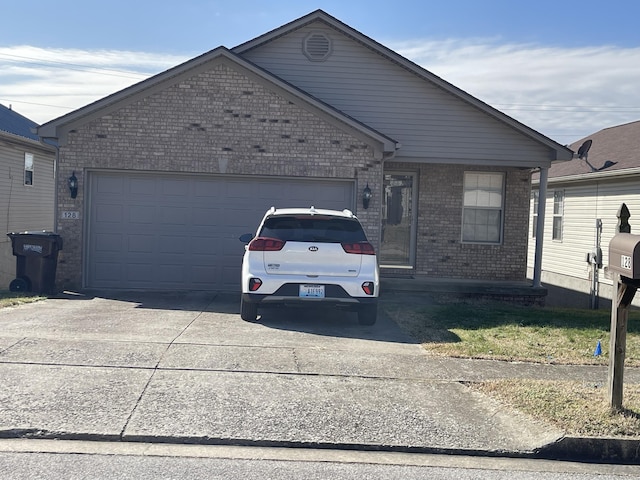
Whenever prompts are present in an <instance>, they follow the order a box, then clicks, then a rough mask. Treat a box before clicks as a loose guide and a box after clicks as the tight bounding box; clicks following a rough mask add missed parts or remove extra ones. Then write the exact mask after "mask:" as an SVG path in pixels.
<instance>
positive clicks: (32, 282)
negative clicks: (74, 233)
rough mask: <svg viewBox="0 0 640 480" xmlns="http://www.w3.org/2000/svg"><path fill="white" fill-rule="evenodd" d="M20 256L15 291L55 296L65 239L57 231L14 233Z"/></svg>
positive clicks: (15, 249)
mask: <svg viewBox="0 0 640 480" xmlns="http://www.w3.org/2000/svg"><path fill="white" fill-rule="evenodd" d="M7 236H8V237H9V238H10V239H11V246H12V248H13V255H14V256H15V257H16V278H15V279H13V280H12V281H11V283H10V284H9V290H11V291H12V292H34V293H46V294H48V293H55V287H56V269H57V266H58V252H59V251H60V250H62V237H61V236H60V235H58V234H56V233H53V232H46V231H42V232H20V233H16V232H10V233H7Z"/></svg>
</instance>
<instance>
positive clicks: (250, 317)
mask: <svg viewBox="0 0 640 480" xmlns="http://www.w3.org/2000/svg"><path fill="white" fill-rule="evenodd" d="M240 318H242V320H244V321H245V322H255V321H256V319H257V318H258V305H257V304H255V303H248V302H245V301H244V298H241V299H240Z"/></svg>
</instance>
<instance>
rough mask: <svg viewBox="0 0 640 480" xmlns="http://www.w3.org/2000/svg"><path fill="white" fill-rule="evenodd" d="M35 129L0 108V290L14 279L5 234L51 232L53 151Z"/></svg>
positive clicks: (10, 253)
mask: <svg viewBox="0 0 640 480" xmlns="http://www.w3.org/2000/svg"><path fill="white" fill-rule="evenodd" d="M37 126H38V124H37V123H36V122H34V121H32V120H30V119H28V118H26V117H25V116H23V115H20V114H19V113H18V112H16V111H15V110H13V109H12V108H9V107H5V106H4V105H0V225H2V228H3V230H4V231H3V232H0V290H6V289H8V288H9V284H10V282H11V281H12V280H13V279H14V278H15V277H16V257H14V256H13V248H12V246H11V240H10V239H9V237H7V236H6V233H8V232H24V231H37V230H49V231H50V230H53V223H54V222H53V218H54V191H55V188H54V185H55V182H54V164H55V158H56V149H55V147H54V146H53V145H50V144H46V143H44V142H41V141H40V138H38V136H37V135H35V134H34V133H33V132H32V131H31V130H32V129H34V128H36V127H37Z"/></svg>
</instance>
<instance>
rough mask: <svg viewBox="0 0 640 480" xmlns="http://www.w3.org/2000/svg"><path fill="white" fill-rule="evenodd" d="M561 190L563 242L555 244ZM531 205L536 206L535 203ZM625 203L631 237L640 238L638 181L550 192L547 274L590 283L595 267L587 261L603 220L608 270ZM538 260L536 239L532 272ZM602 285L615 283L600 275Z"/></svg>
mask: <svg viewBox="0 0 640 480" xmlns="http://www.w3.org/2000/svg"><path fill="white" fill-rule="evenodd" d="M558 190H562V191H563V192H564V209H563V228H562V235H563V240H562V242H556V241H552V233H553V218H554V215H553V214H552V213H553V202H554V192H555V191H558ZM531 203H532V204H533V201H532V202H531ZM622 203H625V204H626V205H627V207H628V208H629V211H630V213H631V218H630V220H629V223H630V224H631V233H634V234H640V220H639V219H640V191H639V190H638V179H637V178H635V179H634V178H633V177H629V178H627V179H625V180H618V181H599V182H595V181H594V182H593V183H590V184H584V183H576V184H566V185H564V186H563V188H562V189H559V188H554V189H549V190H548V191H547V198H546V211H547V215H546V217H545V226H544V247H543V254H542V270H543V272H545V271H546V272H551V273H554V274H558V275H564V276H568V277H572V278H578V279H584V280H585V281H587V280H588V279H589V278H590V277H589V275H590V271H591V266H590V265H589V264H588V263H587V261H586V257H587V253H589V252H591V251H592V250H593V248H594V246H595V242H596V220H597V219H601V220H602V237H601V248H602V254H603V266H604V267H607V265H608V264H609V242H610V241H611V238H613V236H614V235H615V229H616V225H617V223H618V218H617V216H616V215H617V213H618V210H619V209H620V206H621V205H622ZM634 218H635V219H636V220H635V222H634ZM534 256H535V239H530V242H529V250H528V266H529V270H530V271H531V269H532V268H533V264H534ZM600 282H601V283H604V284H609V285H610V284H611V280H610V279H608V278H606V276H605V275H600Z"/></svg>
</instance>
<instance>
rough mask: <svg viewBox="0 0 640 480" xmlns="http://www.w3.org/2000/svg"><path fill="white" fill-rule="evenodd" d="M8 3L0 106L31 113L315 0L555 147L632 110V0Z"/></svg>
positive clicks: (636, 54)
mask: <svg viewBox="0 0 640 480" xmlns="http://www.w3.org/2000/svg"><path fill="white" fill-rule="evenodd" d="M8 3H9V4H7V5H3V8H2V17H3V22H2V28H1V29H0V103H2V104H4V105H9V104H11V105H12V108H14V109H15V110H16V111H18V112H20V113H22V114H23V115H25V116H27V117H30V118H32V119H33V120H35V121H36V122H39V123H43V122H46V121H48V120H51V119H53V118H56V117H58V116H60V115H63V114H65V113H68V112H69V111H71V110H73V109H75V108H79V107H81V106H83V105H86V104H87V103H90V102H92V101H94V100H96V99H98V98H101V97H103V96H106V95H108V94H110V93H113V92H114V91H117V90H120V89H121V88H125V87H126V86H128V85H130V84H132V83H135V82H137V81H140V80H142V79H144V78H147V77H148V76H150V75H152V74H156V73H159V72H161V71H163V70H165V69H167V68H169V67H171V66H174V65H176V64H178V63H181V62H183V61H185V60H188V59H189V58H192V57H194V56H196V55H199V54H201V53H203V52H205V51H208V50H211V49H213V48H215V47H217V46H220V45H224V46H227V47H234V46H236V45H238V44H240V43H243V42H245V41H247V40H250V39H252V38H254V37H256V36H259V35H261V34H263V33H266V32H268V31H270V30H272V29H274V28H277V27H279V26H281V25H283V24H285V23H288V22H290V21H292V20H295V19H296V18H298V17H300V16H303V15H305V14H307V13H309V12H311V11H313V10H316V9H318V8H321V9H323V10H325V11H326V12H327V13H329V14H331V15H333V16H335V17H337V18H338V19H339V20H341V21H343V22H344V23H347V24H348V25H350V26H351V27H353V28H355V29H356V30H359V31H360V32H362V33H364V34H365V35H368V36H369V37H371V38H373V39H374V40H376V41H378V42H380V43H382V44H384V45H386V46H387V47H389V48H392V49H393V50H395V51H397V52H398V53H400V54H402V55H404V56H405V57H407V58H409V59H410V60H412V61H414V62H416V63H418V64H419V65H421V66H422V67H424V68H426V69H427V70H430V71H431V72H433V73H435V74H436V75H439V76H441V77H443V78H444V79H445V80H447V81H449V82H451V83H453V84H454V85H456V86H458V87H460V88H462V89H463V90H466V91H467V92H469V93H471V94H472V95H475V96H476V97H478V98H480V99H481V100H483V101H485V102H487V103H489V104H491V105H493V106H495V107H496V108H498V109H500V110H502V111H504V112H505V113H506V114H508V115H511V116H513V117H515V118H517V119H518V120H520V121H522V122H524V123H526V124H527V125H529V126H531V127H532V128H535V129H537V130H539V131H541V132H542V133H544V134H545V135H548V136H550V137H551V138H554V139H555V140H557V141H558V142H560V143H570V142H573V141H575V140H578V139H580V138H582V137H583V136H586V135H588V134H589V133H592V132H595V131H597V130H599V129H601V128H606V127H609V126H613V125H616V124H620V123H626V122H629V121H634V120H639V119H640V92H638V88H637V87H636V85H637V84H638V83H640V82H639V80H640V34H639V33H638V29H637V23H638V19H639V18H640V2H636V1H634V0H627V1H621V0H613V1H608V2H603V1H594V0H581V1H578V0H555V1H547V0H537V1H535V2H524V1H521V0H448V1H447V0H444V1H443V0H438V1H429V0H421V1H405V0H396V1H385V2H383V1H378V0H367V1H358V0H342V1H316V2H308V1H303V0H298V1H293V0H292V1H279V0H270V1H266V0H265V1H257V0H251V1H242V0H235V1H233V0H227V1H207V0H197V1H196V0H183V1H182V2H169V1H164V0H155V1H144V0H128V1H122V0H111V1H109V2H89V1H86V0H85V1H79V0H60V1H58V2H54V3H51V2H45V1H43V0H31V1H29V2H28V3H24V2H8Z"/></svg>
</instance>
